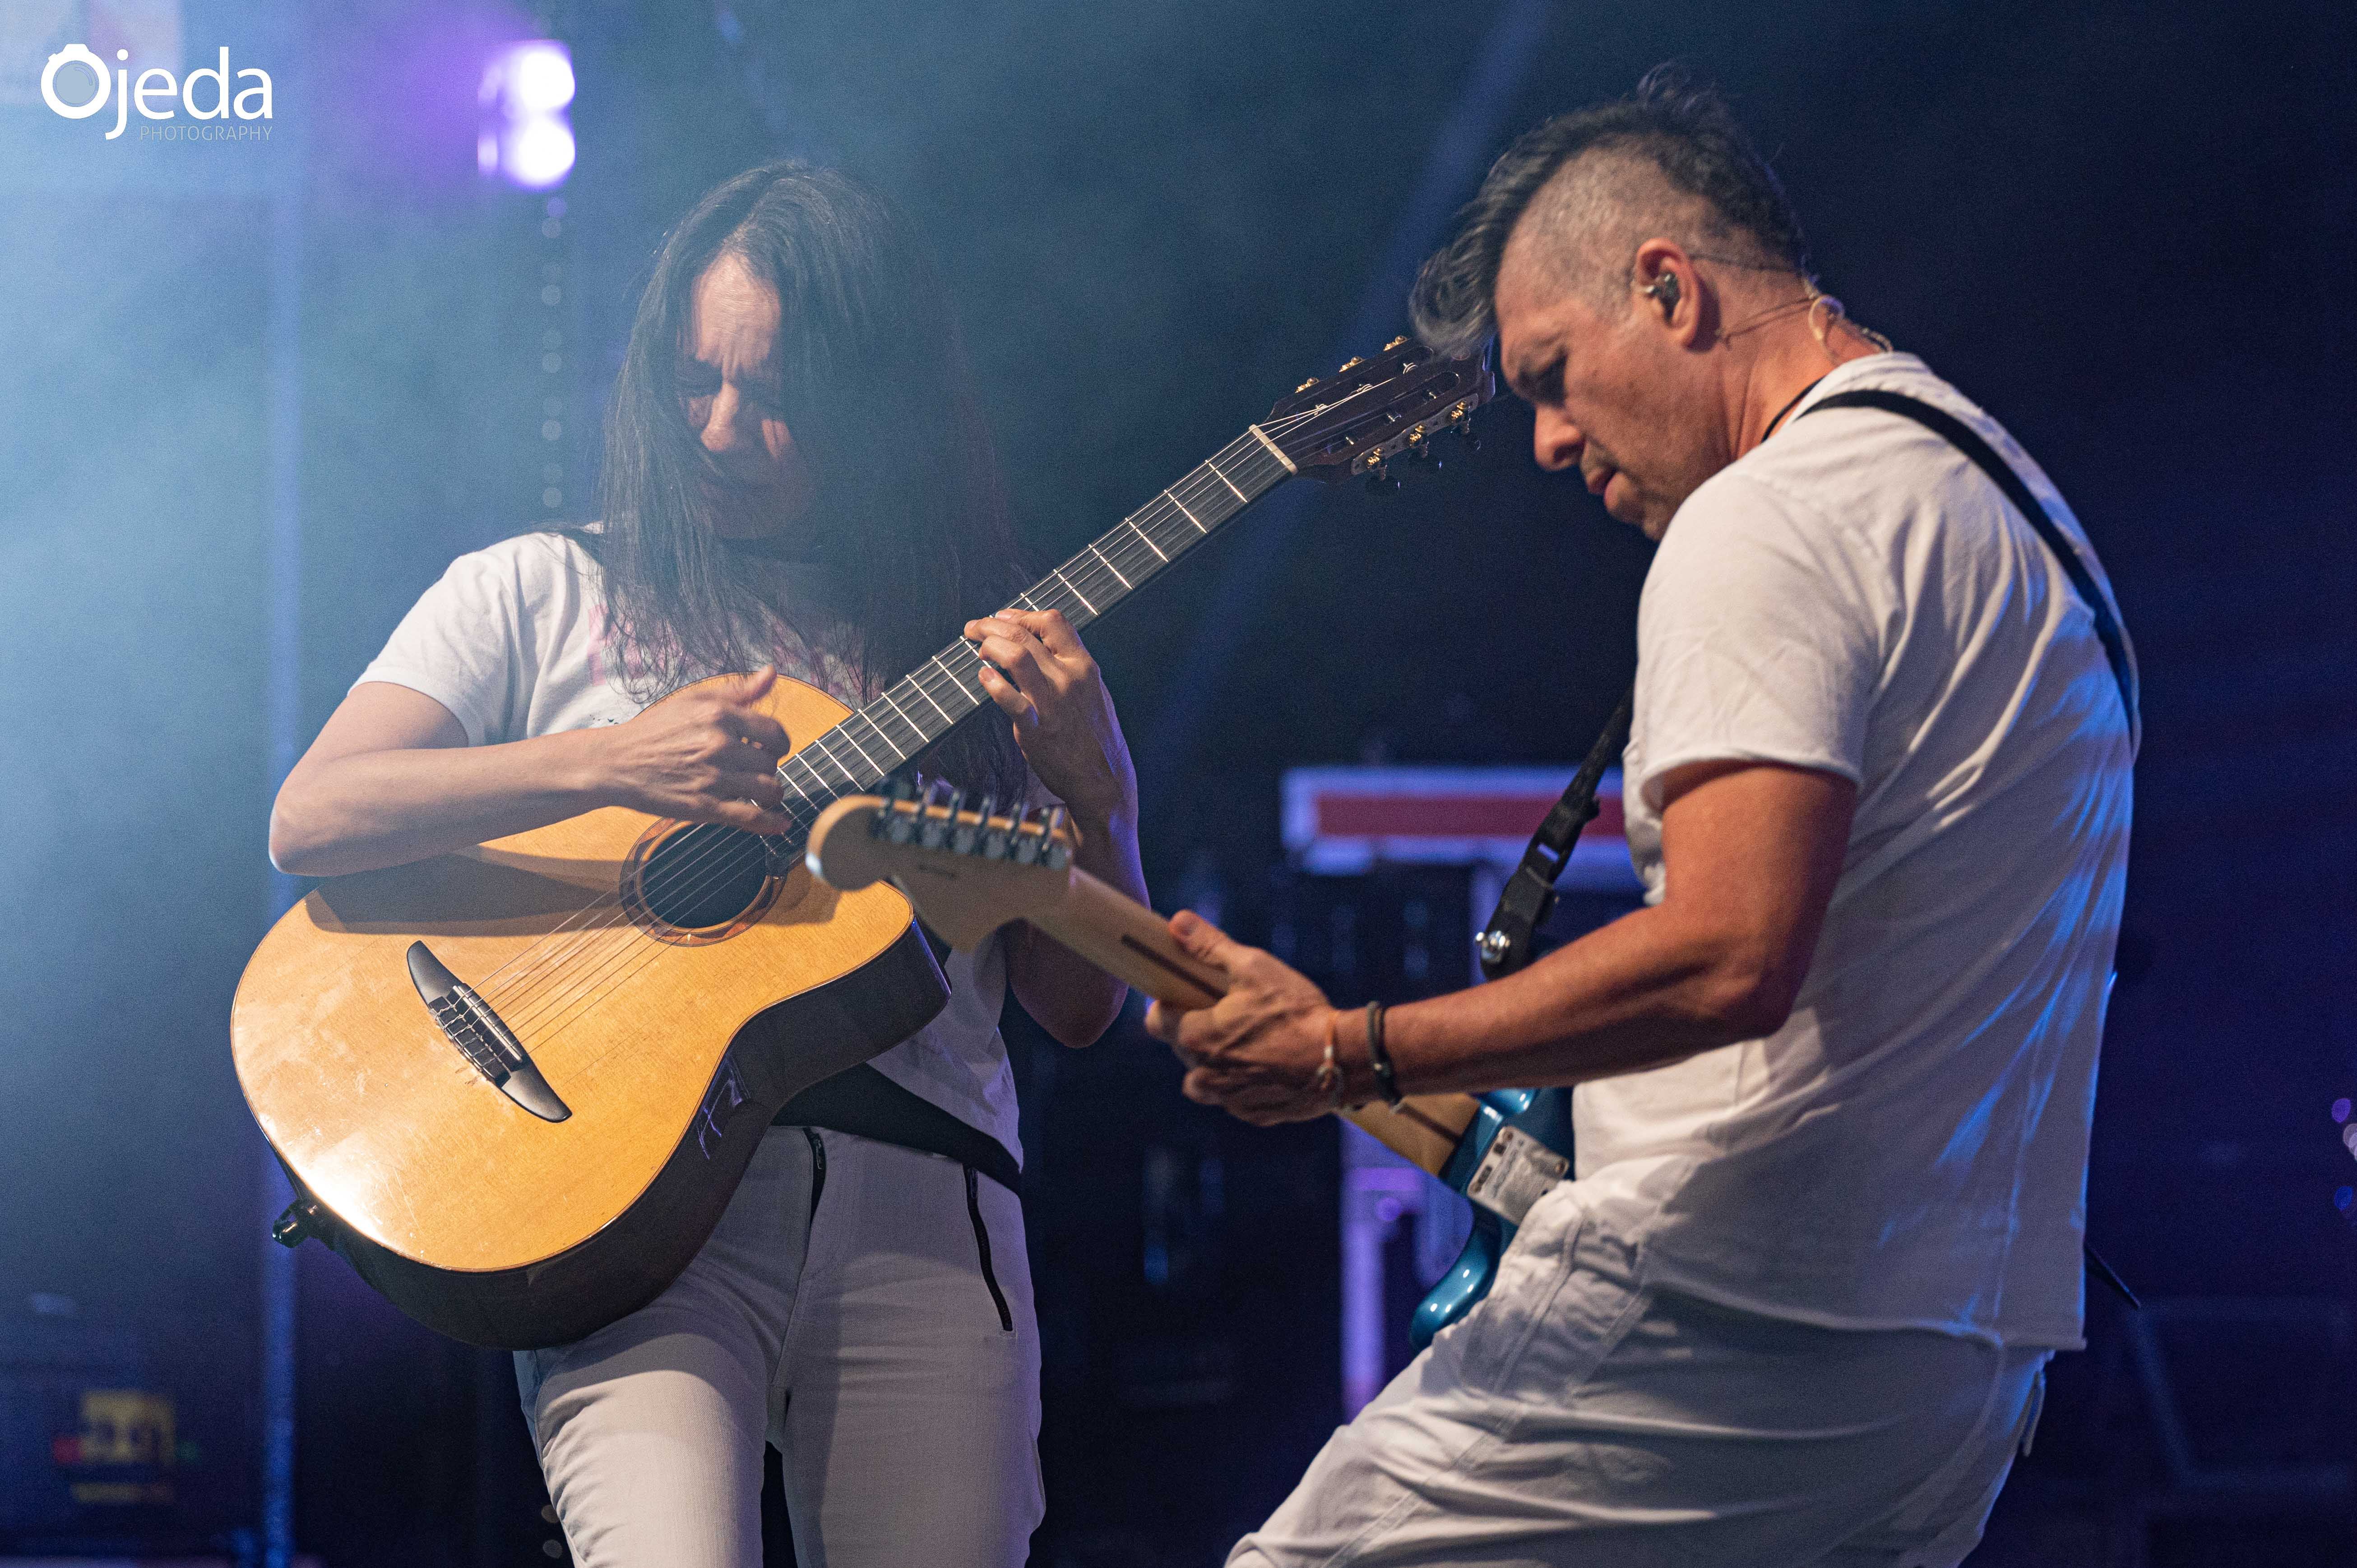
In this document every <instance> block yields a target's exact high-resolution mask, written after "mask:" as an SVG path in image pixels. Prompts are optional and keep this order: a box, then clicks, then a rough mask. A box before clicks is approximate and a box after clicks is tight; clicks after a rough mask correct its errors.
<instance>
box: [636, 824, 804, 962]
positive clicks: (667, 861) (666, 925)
mask: <svg viewBox="0 0 2357 1568" xmlns="http://www.w3.org/2000/svg"><path fill="white" fill-rule="evenodd" d="M768 845H769V841H768V840H766V839H764V838H763V837H761V835H759V833H748V832H744V831H743V830H741V829H738V828H723V827H714V826H711V825H709V824H703V825H697V826H692V827H691V826H686V825H683V824H681V823H677V822H665V823H662V824H660V825H658V826H656V827H655V828H653V829H651V830H650V831H649V832H648V833H647V834H646V836H645V837H644V838H641V839H640V841H639V843H638V845H637V847H636V848H635V849H633V850H632V852H631V854H630V870H629V873H628V875H626V876H625V877H624V879H623V887H624V896H625V898H626V900H627V901H628V903H629V904H630V912H631V914H632V915H634V916H636V917H637V918H638V919H639V921H640V924H642V925H646V926H650V927H651V928H653V934H654V935H656V936H659V937H662V938H664V939H665V940H673V941H691V942H692V941H699V940H701V941H717V940H721V939H722V938H724V937H728V936H733V935H735V934H736V933H737V931H740V930H742V929H745V927H747V926H748V925H750V924H751V923H752V922H753V921H755V920H757V919H759V918H760V917H761V914H762V912H763V911H764V910H766V909H768V908H769V907H770V901H771V900H772V899H774V898H775V897H777V888H778V879H777V878H775V877H773V876H771V875H770V857H769V850H768Z"/></svg>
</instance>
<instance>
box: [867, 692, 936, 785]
mask: <svg viewBox="0 0 2357 1568" xmlns="http://www.w3.org/2000/svg"><path fill="white" fill-rule="evenodd" d="M876 700H877V702H879V703H884V704H885V705H886V706H888V707H889V708H890V709H891V710H892V711H893V712H894V713H895V714H899V716H900V722H901V723H902V724H904V725H908V726H909V734H910V735H913V736H916V737H917V745H916V747H915V749H914V750H911V751H909V753H908V754H907V755H906V756H904V757H901V759H900V760H901V761H902V762H905V761H907V760H908V759H909V757H913V756H915V755H916V753H917V752H918V751H921V750H923V749H924V744H925V732H924V728H923V726H921V725H919V724H918V723H917V721H916V720H914V719H912V718H910V717H909V715H908V714H906V713H904V712H902V711H901V708H900V704H899V703H896V702H894V701H892V688H891V687H889V686H887V687H885V688H884V690H882V691H881V692H878V693H877V694H876ZM942 717H943V718H947V717H949V715H948V714H942ZM894 748H895V749H896V750H897V749H899V743H898V742H895V743H894ZM895 766H898V764H895Z"/></svg>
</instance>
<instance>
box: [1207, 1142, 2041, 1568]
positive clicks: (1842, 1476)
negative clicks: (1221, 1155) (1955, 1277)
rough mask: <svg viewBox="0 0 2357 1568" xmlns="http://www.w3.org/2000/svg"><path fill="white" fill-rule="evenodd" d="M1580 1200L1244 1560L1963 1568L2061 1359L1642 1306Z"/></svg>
mask: <svg viewBox="0 0 2357 1568" xmlns="http://www.w3.org/2000/svg"><path fill="white" fill-rule="evenodd" d="M1585 1219H1586V1217H1585V1215H1584V1214H1583V1212H1582V1209H1581V1194H1580V1191H1579V1188H1578V1187H1577V1184H1566V1185H1565V1186H1562V1187H1557V1188H1556V1189H1555V1191H1553V1192H1552V1193H1550V1194H1548V1195H1547V1197H1545V1198H1544V1199H1542V1200H1541V1201H1540V1203H1539V1205H1538V1207H1537V1208H1534V1209H1533V1210H1532V1211H1531V1213H1530V1216H1529V1219H1528V1220H1527V1222H1526V1223H1525V1224H1524V1226H1523V1229H1522V1230H1521V1231H1520V1232H1519V1233H1518V1234H1517V1236H1516V1237H1515V1240H1514V1245H1513V1247H1512V1249H1510V1250H1509V1251H1508V1253H1507V1256H1506V1259H1505V1262H1504V1263H1503V1265H1502V1266H1501V1271H1500V1275H1499V1280H1498V1284H1497V1287H1496V1288H1495V1290H1494V1291H1493V1292H1492V1293H1491V1295H1490V1297H1489V1299H1488V1300H1486V1301H1484V1302H1483V1303H1482V1304H1481V1305H1480V1306H1479V1307H1477V1308H1476V1309H1475V1310H1474V1311H1473V1312H1472V1313H1471V1314H1470V1315H1469V1316H1467V1317H1466V1319H1465V1320H1464V1321H1463V1322H1462V1323H1460V1324H1458V1326H1455V1327H1453V1328H1450V1329H1448V1330H1447V1331H1445V1332H1444V1333H1443V1334H1441V1336H1440V1337H1439V1338H1438V1339H1437V1340H1436V1341H1435V1342H1434V1343H1433V1346H1432V1348H1430V1349H1429V1350H1426V1352H1425V1353H1424V1354H1423V1355H1421V1356H1418V1357H1417V1358H1416V1359H1415V1360H1414V1361H1413V1362H1411V1363H1410V1364H1409V1365H1408V1368H1407V1369H1406V1370H1405V1371H1404V1372H1402V1373H1401V1374H1400V1375H1399V1377H1398V1378H1396V1379H1395V1380H1394V1381H1393V1382H1392V1384H1391V1386H1390V1387H1389V1388H1387V1389H1385V1390H1384V1391H1383V1393H1382V1394H1381V1395H1380V1396H1378V1397H1377V1398H1376V1400H1375V1401H1374V1402H1373V1403H1372V1404H1370V1405H1368V1406H1367V1407H1366V1409H1364V1410H1363V1411H1361V1412H1360V1413H1359V1416H1358V1418H1357V1419H1356V1420H1355V1421H1353V1422H1352V1423H1351V1424H1350V1425H1348V1426H1345V1427H1343V1428H1341V1429H1340V1431H1338V1432H1337V1433H1336V1434H1334V1436H1333V1438H1332V1439H1331V1440H1330V1441H1329V1442H1328V1443H1327V1444H1326V1446H1325V1448H1324V1449H1323V1450H1322V1451H1321V1452H1320V1453H1319V1454H1318V1457H1317V1458H1316V1459H1315V1460H1314V1461H1312V1462H1311V1464H1310V1466H1309V1472H1308V1475H1307V1476H1306V1477H1303V1479H1302V1482H1301V1485H1300V1486H1299V1487H1297V1488H1296V1489H1295V1491H1294V1493H1293V1495H1292V1496H1291V1497H1290V1498H1287V1499H1286V1501H1285V1503H1284V1504H1283V1505H1282V1506H1281V1507H1280V1508H1278V1509H1277V1510H1276V1512H1275V1514H1274V1515H1273V1516H1272V1517H1271V1518H1270V1519H1269V1521H1268V1522H1267V1523H1266V1524H1265V1525H1264V1526H1263V1527H1262V1528H1261V1529H1260V1530H1258V1531H1256V1532H1255V1533H1254V1534H1252V1535H1249V1536H1247V1537H1245V1538H1244V1540H1243V1541H1242V1542H1240V1543H1239V1544H1238V1545H1237V1547H1236V1549H1235V1552H1234V1553H1233V1554H1232V1556H1231V1557H1230V1558H1229V1559H1228V1561H1229V1563H1231V1564H1245V1565H1249V1568H1277V1565H1280V1564H1282V1565H1285V1568H1295V1565H1298V1564H1308V1563H1362V1564H1369V1565H1374V1564H1382V1565H1383V1568H1394V1565H1400V1568H1404V1565H1406V1564H1441V1563H1446V1564H1450V1565H1452V1568H1454V1565H1464V1564H1484V1565H1490V1568H1505V1565H1509V1564H1512V1565H1517V1568H1519V1565H1522V1564H1540V1563H1549V1564H1557V1563H1559V1564H1576V1565H1577V1568H1673V1565H1674V1568H1719V1565H1722V1564H1723V1565H1725V1568H1737V1565H1738V1564H1739V1565H1741V1568H1781V1565H1787V1564H1789V1565H1792V1568H1798V1565H1800V1564H1803V1563H1810V1564H1824V1565H1827V1568H1833V1565H1840V1568H1864V1565H1865V1564H1868V1563H1876V1564H1886V1565H1889V1568H1950V1565H1952V1564H1954V1563H1959V1562H1961V1561H1962V1560H1963V1558H1964V1554H1965V1553H1966V1552H1969V1551H1971V1550H1972V1548H1973V1546H1974V1544H1975V1542H1977V1541H1979V1539H1980V1533H1981V1528H1982V1525H1983V1524H1984V1522H1985V1521H1986V1519H1987V1517H1988V1510H1989V1507H1990V1505H1991V1504H1992V1503H1994V1502H1995V1501H1996V1494H1997V1489H1998V1488H1999V1487H2002V1486H2003V1485H2004V1484H2005V1477H2006V1474H2007V1470H2008V1469H2009V1468H2010V1466H2011V1464H2012V1460H2013V1455H2014V1453H2015V1451H2016V1448H2017V1446H2018V1444H2020V1443H2022V1442H2024V1441H2026V1439H2027V1434H2028V1433H2029V1428H2030V1426H2031V1425H2032V1424H2033V1423H2034V1422H2035V1420H2036V1404H2037V1396H2038V1393H2039V1391H2040V1390H2041V1389H2042V1387H2043V1380H2042V1377H2041V1373H2042V1370H2043V1369H2044V1367H2045V1363H2046V1359H2047V1357H2048V1356H2049V1354H2050V1352H2049V1351H2046V1350H2043V1349H2011V1350H2007V1349H2000V1348H1996V1347H1995V1346H1991V1345H1987V1344H1985V1343H1982V1342H1979V1341H1975V1340H1969V1339H1961V1338H1954V1337H1948V1336H1945V1335H1940V1334H1931V1333H1922V1332H1917V1331H1911V1330H1910V1331H1901V1332H1890V1333H1861V1332H1855V1331H1846V1330H1838V1329H1830V1328H1818V1327H1813V1326H1808V1325H1804V1324H1797V1323H1791V1322H1786V1321H1782V1320H1779V1319H1773V1318H1766V1317H1760V1316H1753V1315H1750V1314H1747V1313H1741V1312H1735V1311H1731V1310H1728V1309H1727V1308H1724V1307H1719V1306H1714V1305H1709V1304H1707V1303H1705V1302H1701V1301H1697V1300H1695V1299H1694V1298H1692V1297H1690V1296H1678V1295H1674V1294H1669V1293H1666V1292H1656V1291H1653V1290H1650V1289H1647V1288H1644V1287H1642V1286H1640V1285H1639V1284H1637V1283H1635V1281H1634V1273H1635V1269H1634V1262H1635V1260H1634V1258H1633V1256H1632V1255H1631V1252H1630V1251H1629V1250H1628V1249H1627V1248H1626V1247H1624V1246H1621V1245H1620V1244H1618V1243H1615V1242H1613V1241H1611V1240H1608V1239H1606V1238H1603V1237H1601V1236H1600V1235H1598V1233H1597V1232H1596V1229H1595V1228H1594V1227H1593V1226H1591V1225H1588V1224H1586V1223H1584V1221H1585Z"/></svg>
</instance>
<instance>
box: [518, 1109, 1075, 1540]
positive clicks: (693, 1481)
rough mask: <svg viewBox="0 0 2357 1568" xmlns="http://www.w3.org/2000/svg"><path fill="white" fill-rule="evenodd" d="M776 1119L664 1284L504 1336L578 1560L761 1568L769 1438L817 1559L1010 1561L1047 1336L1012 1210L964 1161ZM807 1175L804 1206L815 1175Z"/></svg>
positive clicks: (1032, 1506) (1027, 1501)
mask: <svg viewBox="0 0 2357 1568" xmlns="http://www.w3.org/2000/svg"><path fill="white" fill-rule="evenodd" d="M817 1136H818V1137H819V1139H821V1140H822V1141H823V1146H824V1150H825V1164H824V1178H823V1182H818V1181H814V1179H813V1178H814V1175H815V1172H816V1169H817V1162H816V1161H815V1160H814V1158H813V1152H812V1144H811V1134H810V1133H808V1132H806V1131H805V1130H803V1129H802V1128H799V1127H773V1128H771V1129H770V1131H769V1133H768V1134H767V1135H766V1136H765V1137H764V1138H763V1139H762V1142H761V1146H760V1148H759V1151H757V1152H756V1153H755V1155H754V1156H753V1163H752V1166H751V1168H750V1169H748V1171H747V1172H746V1175H745V1181H744V1185H743V1186H742V1187H738V1188H737V1196H736V1197H734V1198H733V1199H731V1200H730V1202H729V1205H728V1208H727V1210H726V1212H725V1213H724V1214H723V1215H722V1216H721V1219H720V1223H719V1225H718V1227H717V1228H716V1230H714V1231H713V1234H712V1239H711V1240H709V1241H707V1242H705V1245H704V1249H703V1251H699V1252H698V1253H697V1254H696V1255H695V1259H694V1262H691V1263H689V1264H688V1266H687V1270H686V1272H685V1273H683V1274H681V1275H680V1277H679V1278H678V1279H677V1280H676V1281H674V1282H673V1283H672V1285H671V1287H670V1288H669V1289H668V1290H666V1291H664V1292H663V1294H662V1295H660V1296H658V1297H657V1298H656V1299H655V1300H654V1301H653V1302H651V1304H649V1305H647V1306H645V1307H642V1308H641V1309H640V1310H639V1311H637V1312H634V1313H632V1314H631V1315H630V1316H628V1317H625V1318H623V1319H621V1320H620V1321H619V1322H617V1323H613V1324H610V1325H608V1326H606V1327H604V1328H601V1329H599V1330H598V1331H597V1333H595V1334H592V1335H590V1336H589V1337H587V1338H586V1339H582V1340H579V1341H577V1342H576V1343H574V1344H572V1345H567V1346H563V1347H560V1348H556V1349H553V1350H526V1351H521V1352H519V1353H518V1354H517V1356H516V1379H517V1382H518V1384H519V1386H520V1388H521V1390H522V1395H523V1408H524V1415H525V1418H526V1419H527V1420H528V1421H529V1422H530V1423H532V1428H533V1437H534V1440H535V1441H536V1442H537V1443H538V1444H539V1448H540V1464H541V1469H542V1472H543V1473H544V1475H545V1476H546V1477H547V1478H548V1488H549V1495H550V1496H551V1497H552V1498H554V1500H555V1504H556V1510H557V1515H558V1517H559V1518H560V1519H562V1520H564V1524H565V1540H566V1541H567V1542H568V1543H569V1544H570V1546H571V1547H572V1550H573V1557H574V1560H575V1561H576V1562H577V1563H583V1564H585V1565H587V1568H758V1565H759V1563H760V1561H761V1519H760V1493H761V1446H762V1443H763V1441H764V1440H765V1439H766V1440H767V1441H768V1442H770V1443H771V1444H775V1445H776V1446H777V1448H778V1451H779V1453H780V1455H782V1457H783V1460H784V1466H783V1468H784V1473H785V1485H786V1506H787V1508H788V1509H789V1511H790V1513H791V1518H792V1520H793V1530H794V1544H795V1547H796V1550H797V1551H798V1552H799V1554H800V1556H801V1559H802V1563H805V1564H807V1565H810V1568H820V1565H830V1568H870V1565H877V1568H880V1565H882V1564H887V1563H891V1564H902V1563H939V1564H943V1565H944V1568H947V1565H951V1564H956V1565H960V1568H963V1565H966V1564H973V1565H975V1568H989V1565H995V1564H1002V1563H1004V1564H1019V1563H1022V1562H1023V1561H1024V1558H1025V1556H1026V1554H1027V1552H1028V1548H1029V1542H1030V1538H1031V1532H1032V1530H1034V1529H1036V1528H1037V1527H1038V1525H1039V1516H1040V1513H1041V1510H1042V1508H1043V1506H1044V1505H1043V1498H1042V1495H1041V1493H1040V1489H1039V1449H1038V1438H1039V1328H1038V1325H1037V1323H1036V1321H1035V1319H1034V1318H1033V1316H1032V1303H1031V1273H1030V1269H1029V1266H1028V1263H1027V1262H1026V1260H1025V1256H1024V1243H1023V1211H1022V1206H1021V1205H1020V1204H1019V1203H1018V1202H1017V1199H1016V1197H1015V1195H1014V1194H1013V1193H1010V1192H1008V1191H1007V1190H1006V1188H1005V1187H1000V1186H999V1185H998V1184H997V1183H996V1182H995V1181H992V1180H991V1179H990V1178H989V1177H987V1176H984V1177H980V1178H979V1179H978V1180H976V1181H974V1185H973V1187H972V1195H973V1199H974V1203H975V1204H977V1205H978V1207H979V1209H980V1212H981V1217H982V1220H983V1227H982V1229H983V1230H984V1232H985V1234H986V1236H987V1242H986V1245H987V1247H988V1249H989V1258H990V1263H991V1272H992V1274H993V1275H994V1276H995V1277H996V1281H997V1284H998V1287H999V1290H1000V1292H1001V1293H1002V1294H1003V1296H1004V1298H1005V1304H1006V1318H1007V1319H1011V1326H1006V1325H1004V1324H1003V1323H1002V1317H1001V1310H1000V1306H999V1304H998V1302H997V1301H996V1300H995V1299H994V1297H993V1295H992V1294H991V1290H990V1286H989V1283H987V1281H986V1280H985V1275H984V1272H983V1267H982V1249H983V1246H984V1245H985V1242H984V1240H983V1238H982V1237H981V1236H978V1235H977V1234H976V1226H975V1223H974V1216H973V1213H972V1212H971V1211H970V1210H969V1208H968V1192H969V1187H968V1176H967V1173H966V1171H965V1169H964V1167H963V1166H961V1165H956V1164H954V1163H952V1162H951V1161H948V1160H944V1159H940V1158H937V1157H935V1156H933V1155H920V1154H917V1153H914V1152H913V1151H910V1150H908V1149H902V1148H898V1147H895V1146H893V1145H891V1144H877V1143H872V1142H870V1141H868V1140H867V1139H865V1138H856V1137H853V1136H851V1135H849V1134H847V1133H834V1132H821V1133H818V1134H817ZM813 1187H818V1189H819V1190H818V1191H817V1193H816V1194H815V1196H816V1199H817V1201H816V1204H815V1206H813Z"/></svg>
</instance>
